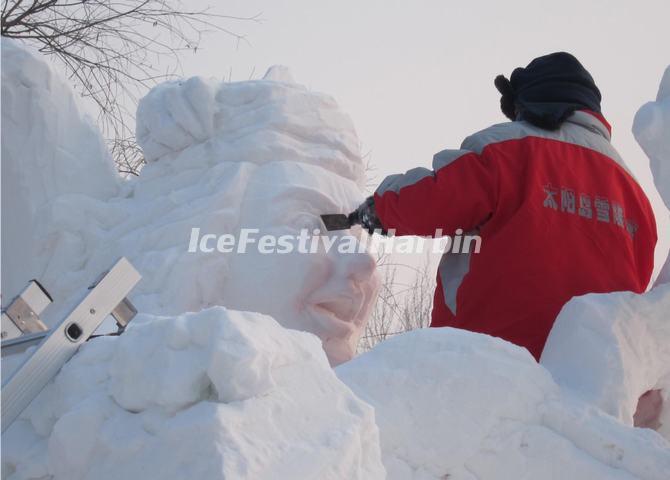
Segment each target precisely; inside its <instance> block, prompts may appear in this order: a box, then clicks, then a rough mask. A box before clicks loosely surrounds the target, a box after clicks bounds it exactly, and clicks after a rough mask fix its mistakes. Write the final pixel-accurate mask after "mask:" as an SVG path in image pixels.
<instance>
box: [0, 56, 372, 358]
mask: <svg viewBox="0 0 670 480" xmlns="http://www.w3.org/2000/svg"><path fill="white" fill-rule="evenodd" d="M3 51H4V50H3ZM23 55H24V56H26V55H27V54H23ZM27 58H30V59H31V62H33V63H35V64H36V65H37V66H36V67H34V68H38V67H39V69H41V70H40V71H47V70H45V69H46V68H47V67H46V66H45V64H44V62H42V61H41V60H36V59H33V58H32V57H27ZM8 63H9V62H8ZM24 63H25V62H24ZM30 65H32V63H31V64H30ZM30 65H28V66H30ZM26 68H28V67H26ZM25 75H26V74H25V73H24V72H23V70H22V67H21V65H20V64H17V65H13V68H6V69H3V82H4V80H5V78H7V79H8V81H9V82H10V83H11V82H13V83H12V84H16V85H22V81H23V80H22V78H23V77H24V76H25ZM52 83H53V82H52ZM4 88H5V87H4V84H3V89H4ZM63 89H64V90H65V91H66V93H68V95H69V96H68V95H64V94H63V95H54V94H53V92H50V95H51V96H49V97H48V98H47V97H45V98H44V99H43V100H41V101H42V103H44V104H48V105H53V108H47V109H42V110H39V111H30V110H27V112H26V118H27V119H28V120H27V122H28V124H27V125H23V124H20V125H19V124H10V126H5V124H4V123H3V135H4V134H7V135H8V136H12V135H14V130H15V129H19V130H17V132H16V135H18V136H20V135H24V136H25V135H26V134H30V132H31V131H32V130H31V128H32V127H30V125H32V124H33V123H34V124H40V125H41V124H46V125H51V124H59V125H60V124H63V125H69V124H68V123H67V122H66V121H65V120H64V119H63V118H61V115H62V114H61V113H59V112H61V111H62V112H67V111H68V108H70V107H69V106H68V105H69V103H68V102H69V100H68V99H71V97H72V95H71V94H70V93H69V91H67V89H66V87H63ZM3 92H4V90H3ZM27 93H29V92H27V91H25V90H24V89H19V91H18V92H17V93H16V95H15V96H16V101H15V102H19V101H20V102H23V103H26V102H30V98H27V97H26V98H24V97H25V96H26V95H27ZM3 95H4V94H3ZM45 95H46V94H45ZM61 100H63V101H64V102H65V103H64V104H63V105H61V104H59V103H58V102H59V101H61ZM12 111H13V110H12V108H11V103H10V108H9V112H12ZM31 112H32V113H31ZM3 115H5V105H3ZM3 118H4V117H3ZM75 120H76V118H75ZM68 121H70V123H72V122H73V121H74V120H68ZM86 128H88V130H86V132H88V133H90V135H89V137H90V138H87V141H86V142H88V143H86V142H84V141H83V140H82V141H80V142H79V140H77V141H78V142H79V143H80V148H79V150H74V149H73V148H74V147H73V148H70V150H67V149H66V151H68V152H74V153H72V156H73V157H74V159H75V160H76V161H83V160H82V159H85V158H89V157H90V158H92V157H95V155H94V154H93V153H91V152H89V150H90V149H89V148H88V147H87V146H86V145H88V144H89V143H91V142H93V143H95V145H99V146H100V147H101V148H103V147H104V145H102V143H101V140H100V135H99V133H97V132H96V131H94V129H93V127H91V126H90V125H88V124H86ZM26 132H27V133H26ZM137 134H138V139H139V141H140V143H141V145H142V146H143V148H144V153H145V155H146V157H147V160H148V161H149V164H148V165H147V166H146V167H145V168H144V169H143V170H142V172H141V175H140V176H139V178H137V179H133V180H131V181H127V182H125V183H124V184H123V188H122V189H121V191H120V192H119V193H118V194H116V195H112V196H110V192H109V191H107V190H105V188H103V187H104V185H106V184H105V183H104V181H102V180H100V181H98V180H96V179H98V178H102V179H103V180H104V179H107V180H108V181H109V183H110V184H115V182H117V180H118V179H117V178H116V176H115V175H113V174H112V173H110V172H109V171H108V169H106V168H102V167H100V166H99V165H98V166H97V170H95V171H92V170H91V169H87V168H78V166H76V165H72V164H69V163H67V158H65V159H61V158H60V157H53V156H51V157H44V158H42V157H39V161H40V162H46V163H47V166H48V168H45V169H44V170H45V171H47V172H51V171H55V170H58V168H60V165H64V166H65V167H66V170H67V171H68V172H71V174H72V175H74V176H73V177H72V181H71V182H70V185H71V186H72V191H69V190H67V189H66V188H65V187H66V186H65V185H64V186H63V188H62V189H61V190H62V191H61V190H58V191H57V192H54V194H53V195H52V196H51V197H50V198H49V199H48V201H46V200H45V206H44V207H43V208H42V210H40V212H39V215H37V214H34V213H33V212H25V216H23V215H21V216H20V218H18V220H19V221H25V222H26V223H28V224H29V228H27V229H25V230H22V231H21V235H22V237H21V239H22V240H23V239H24V237H27V238H28V239H29V240H30V241H32V242H33V243H32V244H30V242H24V243H21V242H19V241H18V240H17V242H9V243H5V242H3V258H8V259H15V257H16V261H14V262H12V263H11V264H10V263H8V264H7V265H5V264H4V263H3V275H6V276H7V277H8V278H11V279H12V281H13V282H14V283H15V284H16V288H15V289H14V290H17V291H13V290H12V291H4V290H3V298H4V299H5V301H9V300H11V298H12V297H13V295H14V294H16V293H18V290H19V289H20V288H22V287H23V286H25V284H26V282H27V281H28V280H30V279H31V278H38V279H39V280H40V281H41V282H42V284H43V285H44V286H45V287H46V289H47V290H48V291H49V292H50V293H51V295H52V297H53V298H54V300H55V301H54V304H53V305H51V306H50V307H49V309H48V310H47V311H46V312H45V321H46V322H47V324H49V325H53V324H54V323H56V322H57V321H60V319H62V318H63V317H64V316H65V315H66V314H67V313H68V312H69V310H70V309H71V308H72V307H73V303H74V302H75V301H76V300H77V299H78V298H80V296H81V292H82V291H84V290H85V289H86V288H87V287H88V286H89V285H91V283H92V282H93V281H94V280H95V279H96V278H97V277H98V276H99V275H100V273H101V272H103V271H105V270H107V269H108V268H109V267H110V266H111V265H112V264H114V262H115V261H116V260H117V259H118V258H119V257H121V256H125V257H127V258H128V259H129V260H130V261H131V262H132V263H133V265H134V266H135V267H136V268H137V269H138V270H139V272H140V273H141V274H142V277H143V280H142V282H141V283H140V284H139V285H138V286H137V288H136V289H135V290H134V291H133V292H132V294H131V300H132V301H133V302H134V303H135V305H136V306H137V307H138V309H139V310H140V311H142V312H145V313H152V314H156V315H178V314H181V313H183V312H197V311H200V310H201V309H203V308H208V307H211V306H216V305H222V306H227V307H230V308H234V309H237V310H245V311H255V312H261V313H265V314H268V315H271V316H272V317H273V318H275V319H276V320H277V321H279V322H280V323H281V324H282V325H284V326H287V327H290V328H296V329H300V330H305V331H309V332H311V333H314V334H316V335H317V336H318V337H319V338H321V340H322V341H323V343H324V348H325V349H326V352H327V354H328V356H329V358H330V360H331V362H332V363H333V364H337V363H341V362H343V361H346V360H348V359H349V358H351V357H352V356H353V355H354V353H355V350H356V345H357V343H358V339H359V337H360V335H361V332H362V331H363V329H364V327H365V323H366V322H367V319H368V316H369V312H370V310H371V308H372V305H373V302H374V299H375V297H376V292H377V289H378V287H379V279H378V277H377V276H376V273H375V263H374V261H373V259H372V258H371V257H370V255H368V254H365V253H357V254H346V253H345V254H342V253H339V251H338V246H339V242H340V241H341V240H338V239H336V241H335V243H334V244H333V246H332V248H331V250H330V251H329V252H326V251H324V249H323V248H320V249H319V250H318V251H317V252H316V253H313V254H312V253H310V254H309V255H306V254H299V253H293V254H283V255H278V254H260V253H259V251H258V247H257V242H258V238H260V237H261V236H262V235H265V234H273V235H275V236H276V237H280V236H282V235H291V236H295V235H297V234H298V233H299V231H300V230H301V229H308V230H309V232H312V231H313V230H314V229H319V228H322V224H321V222H320V219H319V215H320V214H322V213H348V212H350V211H352V210H353V209H354V208H355V207H356V206H357V205H358V204H360V202H361V201H362V200H363V198H364V196H363V189H362V185H364V183H365V176H364V168H363V161H362V159H361V155H360V146H359V141H358V137H357V136H356V132H355V130H354V127H353V124H352V122H351V120H350V118H349V117H348V116H347V115H346V114H345V113H343V112H342V110H341V109H340V108H339V107H338V106H337V104H336V103H335V101H334V100H333V99H332V98H331V97H329V96H327V95H323V94H320V93H316V92H312V91H310V90H308V89H307V88H305V87H303V86H301V85H298V84H296V83H293V82H292V81H291V77H290V74H289V73H288V71H287V69H286V68H285V67H273V68H272V69H270V71H269V72H268V74H267V76H266V78H265V79H262V80H254V81H246V82H236V83H226V82H222V81H219V80H214V79H209V80H205V79H202V78H199V77H194V78H190V79H186V80H183V81H174V82H167V83H164V84H161V85H158V86H157V87H155V88H154V89H152V90H151V91H150V92H149V93H148V94H147V96H146V97H145V98H144V99H142V100H141V102H140V105H139V107H138V112H137ZM35 142H37V143H40V142H41V143H40V145H41V144H44V145H46V147H44V148H51V149H54V150H59V144H58V143H54V142H55V140H54V139H51V138H48V139H36V140H35ZM73 142H74V140H73ZM3 149H4V144H3ZM87 152H88V153H87ZM75 154H76V155H75ZM87 155H88V156H87ZM98 157H99V158H103V157H100V155H98ZM98 157H96V158H98ZM68 158H69V157H68ZM104 158H105V159H108V155H107V154H106V153H105V156H104ZM73 161H74V160H73ZM49 162H51V163H49ZM57 162H58V163H57ZM91 162H92V164H93V165H96V163H95V162H96V160H95V158H93V159H92V160H91ZM98 163H102V160H100V161H99V162H98ZM40 165H41V164H40V163H39V162H38V161H37V156H34V157H29V158H28V159H27V160H26V161H20V159H19V158H18V157H17V156H16V155H14V156H12V155H10V156H9V158H4V150H3V174H4V169H5V166H8V168H13V169H15V170H16V172H19V173H20V175H21V176H22V177H25V178H42V177H43V175H44V174H43V172H42V170H41V167H40ZM91 168H92V167H91ZM17 175H18V174H17ZM89 179H90V182H89ZM3 182H4V175H3ZM79 183H81V184H82V185H87V188H91V189H93V190H96V191H97V192H98V197H93V196H89V195H88V193H89V192H86V191H80V190H77V185H78V184H79ZM17 188H18V187H13V189H8V190H5V189H3V192H14V191H15V190H16V189H17ZM37 189H38V186H36V185H27V186H26V188H24V189H23V193H22V194H20V195H17V196H11V195H10V196H9V197H8V198H7V199H5V197H4V195H5V193H3V221H5V220H4V218H5V215H4V213H5V212H6V211H13V210H14V209H15V208H16V209H17V211H20V210H21V208H22V206H21V199H22V198H23V197H22V196H21V195H23V196H27V197H30V198H32V196H35V195H39V194H38V193H35V190H37ZM103 193H104V195H103ZM5 200H6V201H5ZM28 204H30V202H28ZM245 228H249V229H257V235H256V236H255V239H256V242H255V243H252V244H250V246H249V248H248V249H247V252H246V253H244V254H240V253H238V252H237V251H232V252H228V253H220V252H218V251H216V250H214V251H213V252H205V251H203V250H201V249H199V248H195V249H194V250H195V251H189V250H190V248H191V246H192V245H195V246H196V247H198V246H199V245H200V242H199V240H200V237H203V236H205V235H208V236H214V237H218V236H220V235H224V234H232V235H234V236H235V237H236V238H237V239H238V240H239V239H240V238H241V237H242V234H241V232H242V230H243V229H245ZM30 229H32V230H30ZM194 229H195V230H197V232H195V233H194ZM9 230H11V229H9ZM3 231H4V232H7V231H8V229H3ZM12 231H14V232H18V231H19V230H17V229H14V230H12ZM354 233H355V234H357V235H361V234H362V233H361V232H360V231H358V232H354ZM3 235H4V233H3ZM16 235H18V233H16ZM194 238H195V240H193V239H194ZM216 244H217V240H216V238H214V240H212V241H211V242H210V244H209V246H210V247H215V246H216ZM238 244H239V242H238ZM23 253H25V255H24V254H23ZM15 254H19V255H18V256H16V255H15ZM33 257H34V258H36V259H38V260H35V262H37V263H38V265H39V268H34V269H32V270H31V269H26V268H25V265H24V261H29V260H30V259H31V258H33ZM31 261H32V260H31ZM259 292H262V295H259Z"/></svg>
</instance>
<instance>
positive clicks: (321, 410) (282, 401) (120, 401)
mask: <svg viewBox="0 0 670 480" xmlns="http://www.w3.org/2000/svg"><path fill="white" fill-rule="evenodd" d="M8 439H9V440H8ZM2 454H3V455H2V457H3V458H2V461H3V466H2V468H3V474H2V476H3V478H4V479H7V480H19V479H22V480H27V479H44V478H52V479H54V480H83V479H90V480H117V479H119V478H125V479H140V478H141V479H143V480H150V479H156V480H159V479H160V480H184V479H188V478H193V479H195V478H197V479H224V478H225V479H275V478H287V479H288V478H301V479H314V480H317V479H332V480H340V479H343V478H346V479H360V480H369V479H382V478H384V476H385V473H384V467H383V466H382V463H381V456H380V450H379V438H378V430H377V426H376V424H375V419H374V411H373V409H372V407H370V406H369V405H367V404H366V403H364V402H363V401H361V400H359V399H358V398H357V397H356V396H355V395H354V394H353V393H352V392H351V390H349V389H348V388H347V387H346V386H345V385H344V384H342V383H341V382H340V381H339V380H338V379H337V377H336V376H335V373H334V372H333V370H332V369H331V368H330V365H329V363H328V360H327V359H326V356H325V354H324V352H323V350H322V348H321V345H320V342H319V340H318V339H317V338H316V337H315V336H313V335H311V334H308V333H303V332H298V331H295V330H288V329H285V328H283V327H281V326H280V325H279V324H277V322H275V321H274V320H273V319H272V318H270V317H267V316H264V315H260V314H255V313H243V312H235V311H229V310H226V309H224V308H221V307H214V308H211V309H207V310H203V311H202V312H200V313H190V314H184V315H180V316H178V317H154V316H150V315H141V316H140V317H138V318H137V319H136V320H134V323H133V324H132V325H131V327H130V328H129V329H128V331H127V332H126V333H124V334H123V335H121V336H118V337H102V338H97V339H95V340H92V341H89V342H88V343H86V344H85V345H84V346H83V347H82V348H81V350H80V351H79V353H78V354H77V355H75V356H74V357H73V359H72V360H71V361H70V362H69V363H68V364H67V365H66V366H65V367H64V368H63V369H62V370H61V372H60V373H59V374H58V375H57V377H56V378H55V381H54V382H53V383H51V384H50V385H48V386H47V388H46V389H45V390H44V391H43V392H42V394H41V395H40V396H39V397H38V398H37V400H36V401H35V402H33V404H31V406H30V407H29V408H28V410H26V411H25V412H24V414H23V415H22V416H21V418H20V419H19V420H18V421H17V422H16V423H15V424H14V425H12V427H10V430H9V431H8V432H6V434H5V435H3V452H2Z"/></svg>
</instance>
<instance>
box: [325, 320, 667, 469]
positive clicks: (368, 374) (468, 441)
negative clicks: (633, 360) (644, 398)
mask: <svg viewBox="0 0 670 480" xmlns="http://www.w3.org/2000/svg"><path fill="white" fill-rule="evenodd" d="M336 371H337V374H338V376H339V377H340V378H341V379H342V380H343V381H344V382H345V383H346V384H347V385H349V386H350V387H351V388H352V390H353V391H354V392H355V393H356V394H357V395H359V396H360V397H361V398H362V399H364V400H366V401H367V402H368V403H370V404H371V405H372V406H374V408H375V412H376V416H377V423H378V425H379V430H380V437H381V442H382V455H383V461H384V464H385V466H386V468H387V471H388V474H389V477H388V478H389V479H399V480H400V479H402V480H406V479H417V480H418V479H421V480H428V479H444V478H447V477H448V478H449V479H450V480H451V479H468V480H474V479H477V478H486V479H509V478H518V477H519V475H520V473H521V472H523V475H522V476H523V477H524V478H542V479H552V478H555V479H564V478H572V479H585V480H586V479H588V480H591V479H615V478H616V479H632V478H645V479H659V480H660V479H663V478H665V476H666V473H667V471H669V470H668V469H670V445H668V444H667V443H666V442H665V441H664V440H663V439H662V438H660V437H659V436H658V435H657V434H656V433H655V432H652V431H650V430H642V429H633V428H629V427H625V426H623V425H621V424H620V423H618V422H617V421H615V419H613V418H612V417H609V416H607V415H605V414H603V413H602V412H601V411H599V410H596V409H594V408H593V407H591V406H588V405H587V404H585V403H583V402H581V401H580V400H579V399H577V398H573V397H572V396H571V395H570V393H569V392H564V391H562V390H561V389H560V388H559V386H558V385H557V384H556V383H555V382H554V381H553V380H552V378H551V376H550V375H549V373H548V372H547V371H546V370H545V369H544V368H542V367H541V366H540V365H538V364H537V363H536V362H535V361H534V359H533V358H532V357H531V355H530V354H529V353H528V352H527V351H526V350H524V349H521V348H519V347H517V346H515V345H512V344H510V343H507V342H505V341H503V340H500V339H496V338H493V337H489V336H485V335H480V334H475V333H471V332H467V331H464V330H457V329H451V328H439V329H435V328H431V329H425V330H418V331H414V332H411V333H407V334H403V335H399V336H397V337H395V338H393V339H391V340H387V341H385V342H383V343H381V344H380V345H378V346H377V347H376V348H375V349H373V350H372V351H370V352H369V353H366V354H364V355H361V356H360V357H357V358H356V359H354V360H352V361H351V362H348V363H346V364H344V365H341V366H339V367H338V368H337V370H336Z"/></svg>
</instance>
